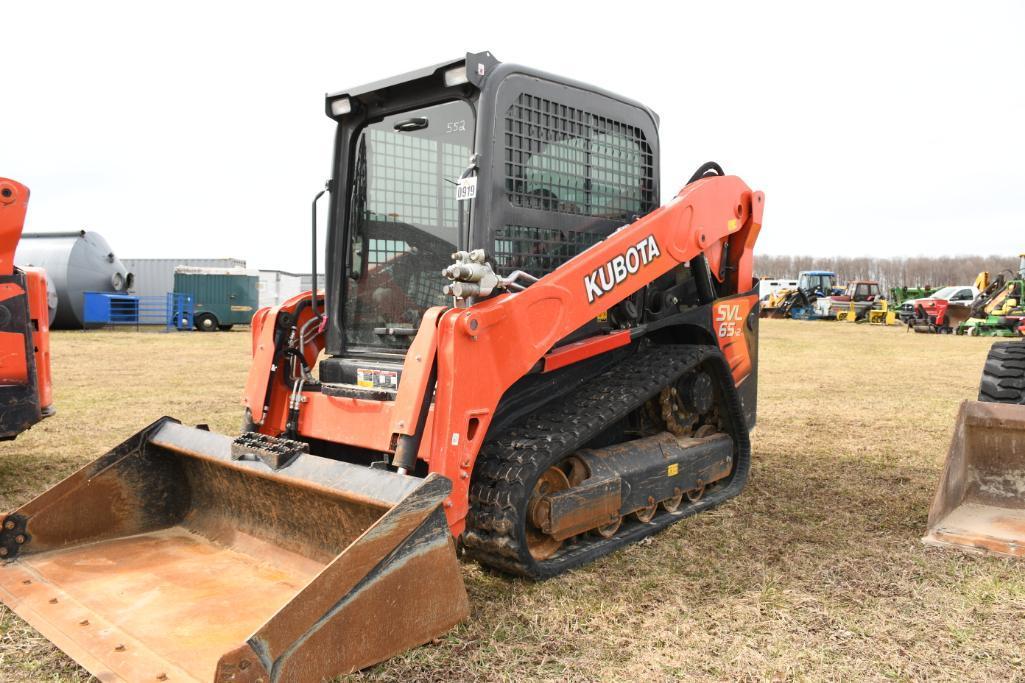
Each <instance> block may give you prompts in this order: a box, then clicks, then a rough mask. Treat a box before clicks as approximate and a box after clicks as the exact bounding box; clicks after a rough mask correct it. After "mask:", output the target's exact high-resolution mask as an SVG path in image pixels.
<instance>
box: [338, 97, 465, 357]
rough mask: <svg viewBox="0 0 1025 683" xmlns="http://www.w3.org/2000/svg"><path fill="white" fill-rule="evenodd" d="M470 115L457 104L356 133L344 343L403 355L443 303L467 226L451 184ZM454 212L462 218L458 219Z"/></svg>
mask: <svg viewBox="0 0 1025 683" xmlns="http://www.w3.org/2000/svg"><path fill="white" fill-rule="evenodd" d="M473 129H474V114H473V110H472V109H471V108H470V105H469V104H467V103H466V102H462V101H456V102H447V103H445V104H439V105H434V106H431V107H425V108H422V109H416V110H413V111H407V112H403V113H402V114H396V115H394V116H389V117H386V118H384V119H383V120H381V121H378V122H376V123H372V124H370V125H368V126H367V127H366V128H364V129H363V132H362V133H360V137H359V140H358V141H357V144H356V158H355V162H354V167H353V186H352V195H351V197H350V216H349V229H350V237H351V253H350V270H349V280H348V287H347V289H346V302H345V316H344V318H345V322H344V329H345V339H346V342H347V343H348V344H350V345H356V346H376V347H386V348H405V347H407V346H409V343H410V341H411V340H412V337H413V334H415V332H416V329H417V327H418V326H419V324H420V318H421V316H422V315H423V313H424V311H425V310H427V309H428V308H430V307H431V306H437V305H443V304H445V303H447V298H446V297H445V295H444V294H443V293H442V287H443V286H444V284H445V282H446V281H445V279H444V278H443V277H442V276H441V271H442V269H443V268H445V267H446V266H447V265H448V264H449V263H451V261H452V252H454V251H456V249H457V245H458V244H459V236H458V231H459V226H460V224H461V221H462V225H463V226H464V227H463V229H464V231H465V229H466V228H465V226H466V225H467V223H466V221H467V215H466V206H467V204H468V203H467V202H462V203H457V201H456V185H457V183H458V180H459V176H460V175H461V174H462V173H463V171H464V170H465V169H466V167H467V165H468V164H469V162H470V154H471V152H472V150H473ZM460 213H463V216H462V218H461V219H460V215H459V214H460Z"/></svg>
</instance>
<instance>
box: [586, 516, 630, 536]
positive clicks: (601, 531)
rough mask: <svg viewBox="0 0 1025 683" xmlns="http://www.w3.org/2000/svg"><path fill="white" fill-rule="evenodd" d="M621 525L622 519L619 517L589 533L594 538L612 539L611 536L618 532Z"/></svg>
mask: <svg viewBox="0 0 1025 683" xmlns="http://www.w3.org/2000/svg"><path fill="white" fill-rule="evenodd" d="M622 524H623V518H622V517H619V518H617V519H616V520H615V521H613V522H609V523H608V524H606V525H605V526H600V527H598V528H596V529H592V530H591V532H592V533H593V534H594V535H595V536H600V537H602V538H612V537H613V536H615V535H616V532H617V531H619V527H620V525H622Z"/></svg>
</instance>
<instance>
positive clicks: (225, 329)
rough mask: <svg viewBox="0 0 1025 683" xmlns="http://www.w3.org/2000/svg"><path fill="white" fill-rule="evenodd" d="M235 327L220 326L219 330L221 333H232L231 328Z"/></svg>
mask: <svg viewBox="0 0 1025 683" xmlns="http://www.w3.org/2000/svg"><path fill="white" fill-rule="evenodd" d="M233 327H235V326H234V325H218V326H217V329H219V330H220V331H221V332H231V328H233Z"/></svg>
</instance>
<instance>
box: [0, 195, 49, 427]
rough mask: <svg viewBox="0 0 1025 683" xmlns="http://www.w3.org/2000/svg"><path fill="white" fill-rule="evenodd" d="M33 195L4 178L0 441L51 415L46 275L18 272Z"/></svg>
mask: <svg viewBox="0 0 1025 683" xmlns="http://www.w3.org/2000/svg"><path fill="white" fill-rule="evenodd" d="M28 199H29V190H28V188H27V187H25V186H24V185H22V184H21V183H17V182H15V181H13V180H9V179H7V178H0V440H5V439H13V438H14V437H15V436H17V435H18V434H20V433H21V432H23V431H25V430H26V429H28V428H29V427H31V426H32V425H33V424H35V423H36V422H38V421H39V420H41V419H42V418H43V417H47V416H48V415H50V414H52V413H53V406H52V404H53V389H52V384H51V380H50V327H49V321H50V318H49V311H48V309H47V297H46V273H45V272H44V271H43V270H42V269H41V268H18V267H17V266H15V265H14V252H15V250H16V249H17V247H18V241H19V240H20V239H21V233H22V229H23V228H24V225H25V214H26V212H27V209H28Z"/></svg>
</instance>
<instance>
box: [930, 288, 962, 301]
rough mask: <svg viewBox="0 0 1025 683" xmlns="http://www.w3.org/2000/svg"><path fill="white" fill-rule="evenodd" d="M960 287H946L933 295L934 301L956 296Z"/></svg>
mask: <svg viewBox="0 0 1025 683" xmlns="http://www.w3.org/2000/svg"><path fill="white" fill-rule="evenodd" d="M959 289H960V287H944V288H943V289H941V290H940V291H938V292H936V293H935V294H933V295H932V298H933V299H949V298H950V297H952V296H954V292H956V291H957V290H959Z"/></svg>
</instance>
